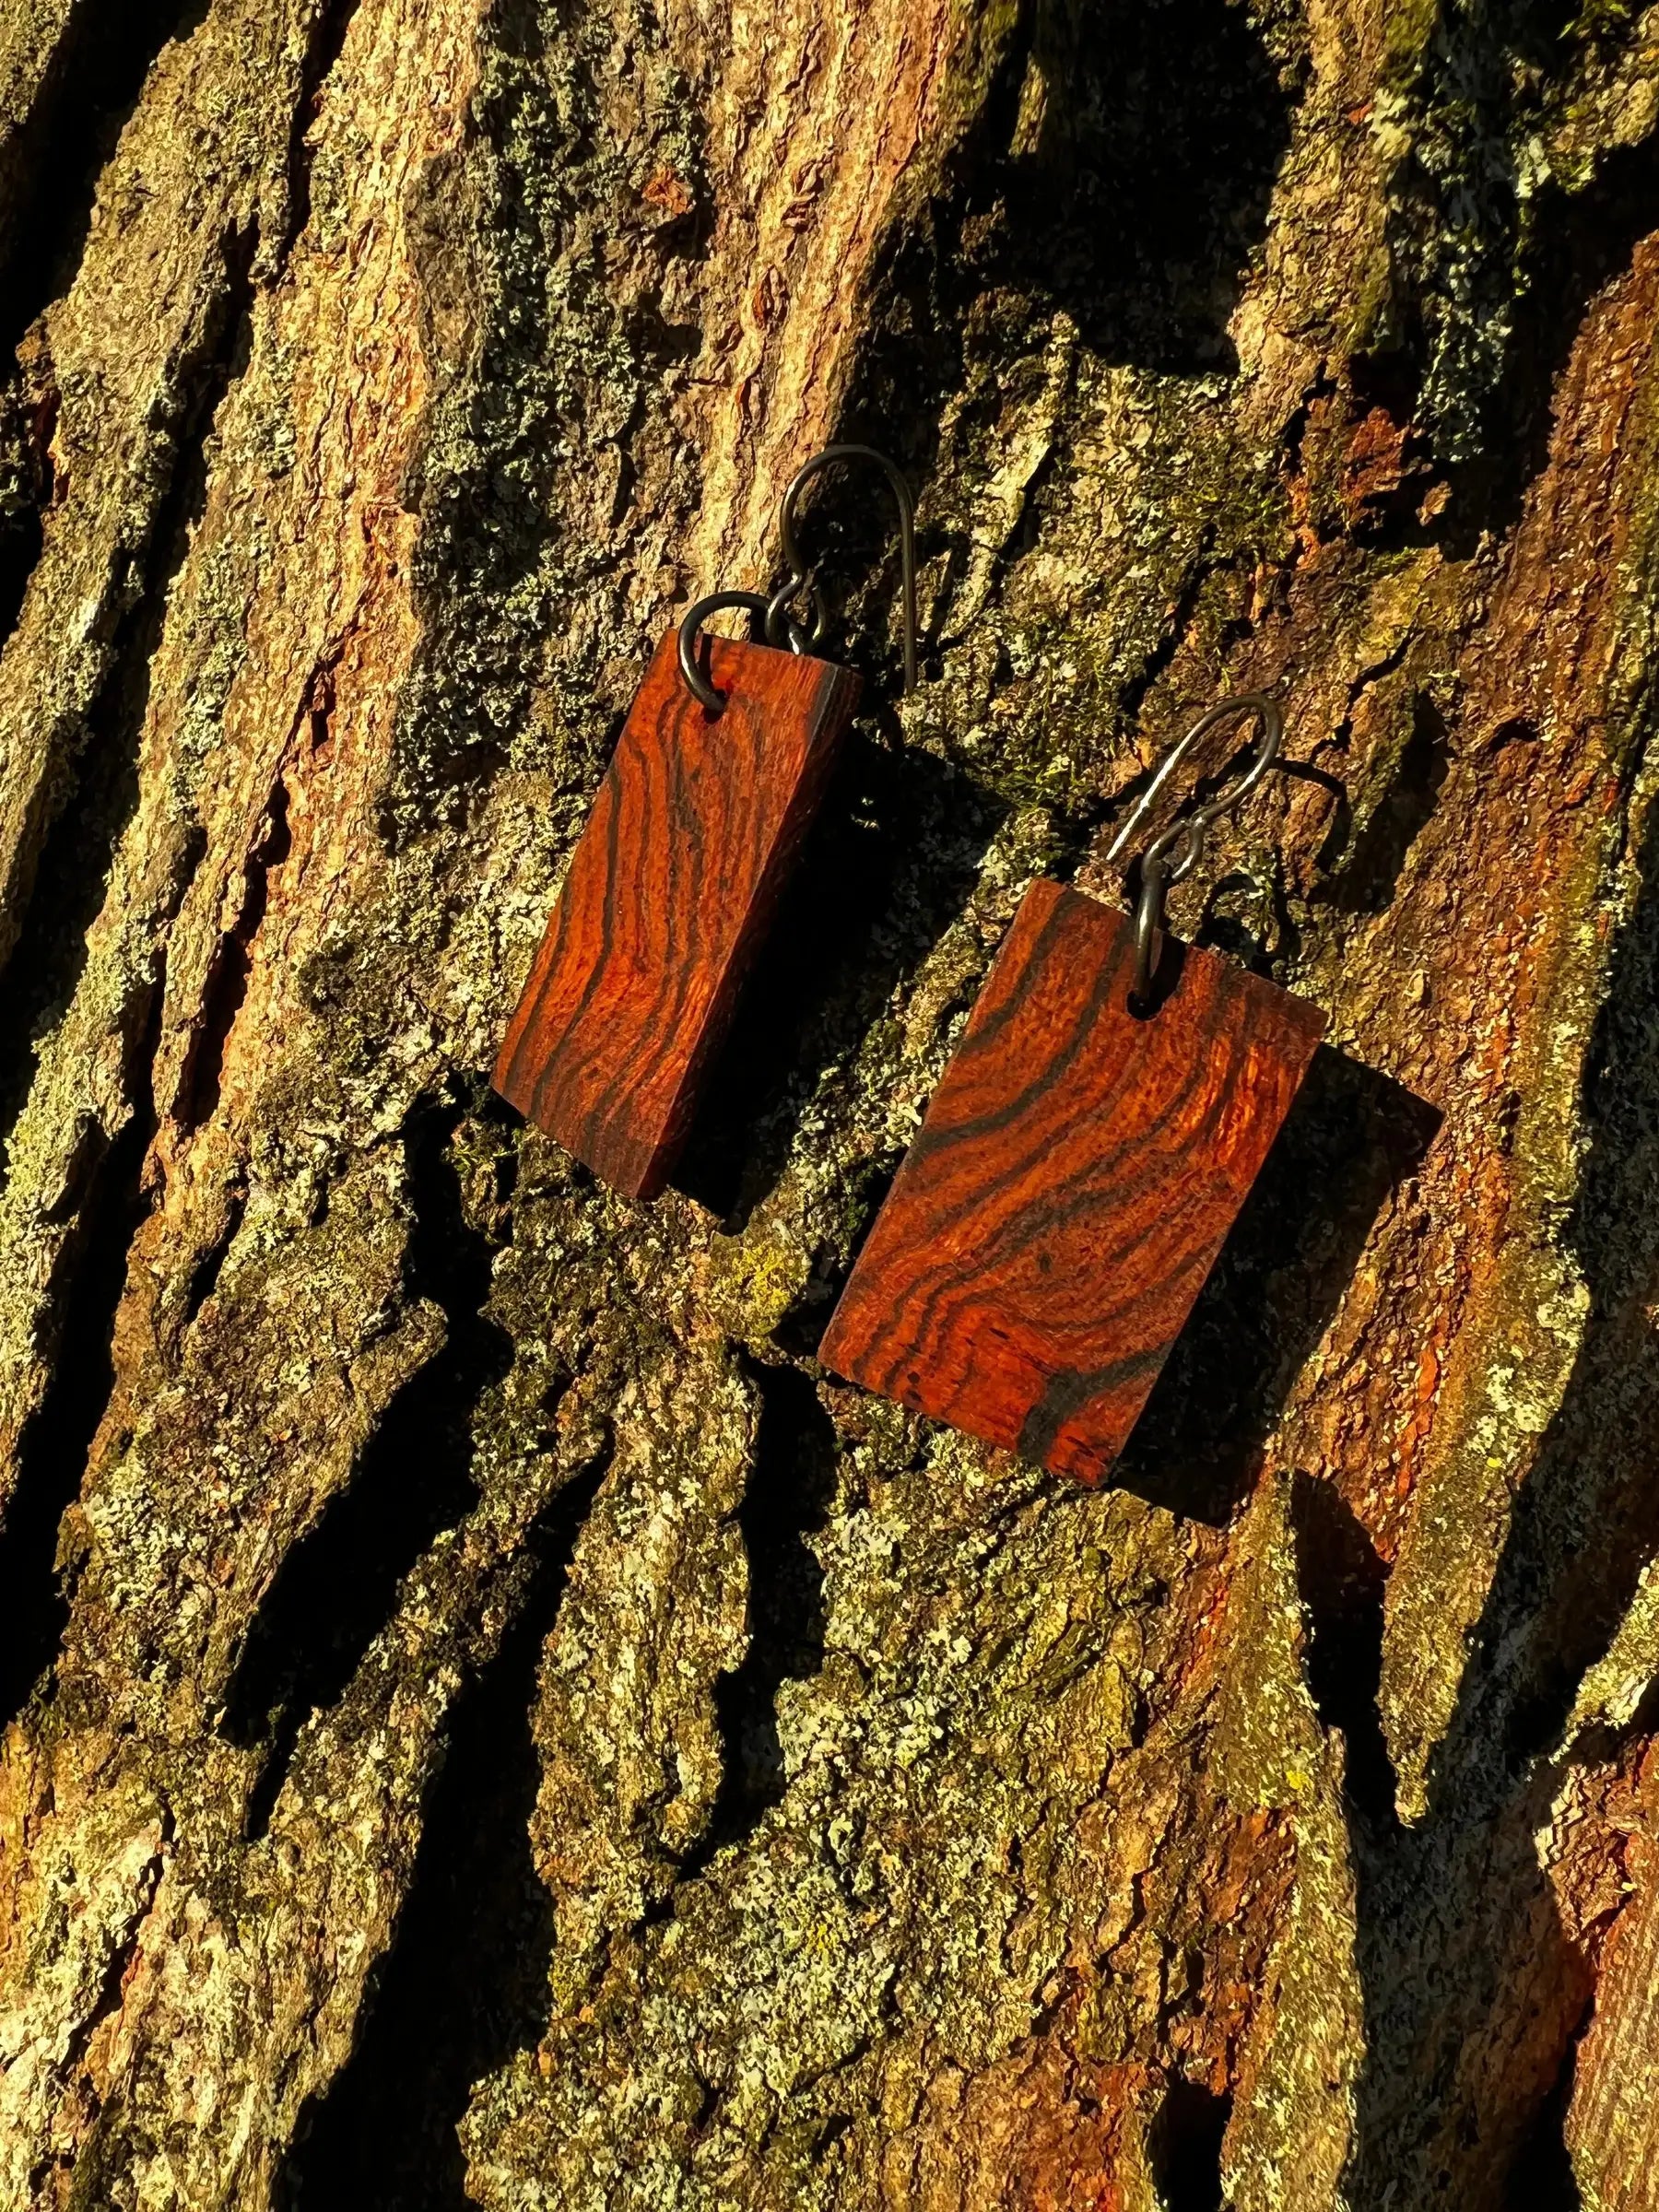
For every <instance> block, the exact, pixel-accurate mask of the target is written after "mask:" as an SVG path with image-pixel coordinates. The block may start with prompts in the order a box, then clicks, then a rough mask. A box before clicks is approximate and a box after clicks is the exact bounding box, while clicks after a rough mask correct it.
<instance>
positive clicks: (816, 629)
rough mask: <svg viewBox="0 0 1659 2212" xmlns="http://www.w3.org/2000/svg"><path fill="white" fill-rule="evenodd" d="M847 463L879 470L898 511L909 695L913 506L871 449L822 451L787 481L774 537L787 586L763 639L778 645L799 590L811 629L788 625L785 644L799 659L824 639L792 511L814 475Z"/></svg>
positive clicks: (894, 472)
mask: <svg viewBox="0 0 1659 2212" xmlns="http://www.w3.org/2000/svg"><path fill="white" fill-rule="evenodd" d="M849 461H868V462H870V463H872V464H873V465H875V466H876V467H877V468H878V469H880V471H881V473H882V475H883V476H884V477H886V478H887V480H888V488H889V489H890V490H891V492H892V494H893V499H894V501H895V503H896V504H897V506H898V509H899V564H900V574H901V576H902V579H903V590H904V688H905V690H906V691H907V692H908V691H913V690H914V689H915V688H916V631H917V622H916V509H915V502H914V501H913V500H912V498H911V488H910V486H909V485H908V484H907V483H906V482H905V480H904V478H903V477H902V476H901V475H900V472H899V470H898V469H897V468H896V467H895V466H894V465H893V464H892V462H890V461H889V460H888V457H887V455H886V454H885V453H877V450H876V448H875V447H874V446H873V445H827V446H826V447H825V448H824V450H823V452H822V453H814V455H813V456H812V458H811V460H810V461H806V462H804V463H803V464H802V465H801V466H800V467H799V468H797V469H796V471H795V473H794V476H793V477H791V479H790V484H789V489H788V490H787V491H786V492H785V493H784V494H783V504H782V509H781V510H780V512H779V517H778V536H779V539H780V541H781V542H782V547H783V558H784V559H785V560H786V561H787V562H788V564H789V581H788V582H787V583H785V584H784V585H783V587H782V590H781V591H779V592H777V593H776V594H774V595H773V597H772V602H771V607H770V608H769V610H768V613H767V618H766V635H767V638H768V641H770V642H771V644H773V645H780V644H782V642H783V636H782V635H780V632H781V631H782V630H783V626H784V620H785V609H786V608H787V606H788V605H789V602H790V600H792V599H793V598H794V595H795V594H796V593H797V592H799V591H802V590H806V591H809V592H810V593H811V595H812V628H811V629H810V630H809V631H800V630H799V629H797V626H796V625H795V624H794V623H793V622H791V623H790V624H789V625H788V630H787V633H786V634H787V636H788V641H789V643H790V644H791V645H793V646H794V650H795V651H796V652H797V653H800V652H802V651H804V649H805V647H806V645H807V644H813V645H816V644H817V643H818V640H819V639H820V638H821V637H822V636H823V634H824V625H825V622H826V620H827V618H828V610H827V608H826V607H825V605H824V594H823V591H822V588H821V586H820V585H819V583H818V577H817V574H816V572H815V571H814V570H813V568H812V566H811V564H810V563H809V562H808V561H806V559H803V557H802V553H801V544H800V539H799V537H798V536H797V535H796V533H795V510H796V508H797V507H798V506H799V505H800V501H801V494H802V493H803V492H804V491H805V490H806V487H807V485H808V484H809V483H810V482H811V480H812V478H813V477H816V476H817V475H818V471H819V469H821V468H829V467H830V466H832V465H834V464H835V463H836V462H849ZM797 636H799V637H800V638H801V643H799V644H796V642H795V640H796V637H797Z"/></svg>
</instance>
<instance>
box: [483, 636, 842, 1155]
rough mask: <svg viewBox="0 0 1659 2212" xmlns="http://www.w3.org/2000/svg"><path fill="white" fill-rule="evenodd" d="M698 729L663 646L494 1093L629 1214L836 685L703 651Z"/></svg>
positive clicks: (765, 913) (662, 1149)
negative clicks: (703, 699) (710, 699)
mask: <svg viewBox="0 0 1659 2212" xmlns="http://www.w3.org/2000/svg"><path fill="white" fill-rule="evenodd" d="M710 647H711V651H712V661H711V674H712V680H713V682H714V684H715V686H716V687H717V688H719V689H720V690H722V691H724V693H725V694H726V705H725V709H724V712H723V713H720V714H718V715H715V714H711V713H709V712H706V711H705V710H704V709H703V708H702V707H700V705H699V704H698V702H697V700H695V699H693V698H692V696H691V694H690V693H689V692H688V690H687V688H686V687H685V685H684V683H683V682H682V681H681V679H680V675H679V671H678V667H677V663H676V640H675V636H674V634H673V633H672V632H671V633H670V634H669V635H668V636H667V637H665V639H664V640H663V641H662V643H661V644H660V645H659V646H658V648H657V650H656V653H655V655H654V657H653V661H652V664H651V667H650V669H649V670H648V671H647V674H646V677H645V680H644V682H643V683H642V684H641V687H640V691H639V696H638V697H637V698H636V699H635V700H634V703H633V706H632V709H631V710H630V712H629V717H628V721H627V723H626V724H625V725H624V727H623V731H622V735H621V737H620V738H619V739H618V745H617V750H616V754H615V756H614V758H613V759H612V761H611V764H610V769H609V771H608V773H607V774H606V779H605V782H604V783H603V784H602V785H601V787H600V791H599V795H598V797H597V798H596V799H595V800H594V810H593V813H592V814H591V815H590V816H589V817H588V820H587V826H586V828H585V829H584V830H582V838H581V841H580V842H579V843H578V845H577V847H576V851H575V853H573V855H572V856H571V865H570V869H569V872H568V873H567V875H566V877H565V880H564V884H563V887H562V888H561V889H560V891H559V899H558V902H557V904H556V905H555V907H554V909H553V914H552V918H551V920H550V921H549V922H548V924H547V935H546V936H545V937H544V938H543V940H542V945H541V949H540V951H539V952H538V953H537V955H536V958H535V966H534V968H533V969H532V970H531V973H530V980H529V982H528V983H527V984H526V985H525V987H524V996H523V998H522V999H521V1000H520V1002H519V1006H518V1010H517V1012H516V1013H515V1014H514V1015H513V1017H512V1022H511V1024H510V1025H509V1027H508V1030H507V1036H506V1041H505V1042H504V1043H503V1044H502V1046H501V1051H500V1058H499V1059H498V1060H497V1062H496V1069H495V1087H496V1088H497V1090H499V1091H500V1094H501V1096H502V1097H503V1098H505V1099H508V1100H511V1101H512V1104H513V1105H515V1106H517V1107H518V1108H519V1109H520V1111H521V1112H524V1114H526V1115H527V1116H528V1117H529V1119H530V1120H531V1121H533V1122H534V1123H535V1124H536V1126H537V1127H538V1128H541V1129H545V1130H546V1131H547V1133H548V1135H551V1136H556V1137H557V1138H558V1139H559V1142H560V1143H561V1144H563V1145H564V1146H566V1147H568V1148H569V1149H570V1150H571V1152H573V1153H574V1154H575V1155H576V1157H577V1159H581V1160H582V1161H584V1162H585V1163H586V1164H587V1165H588V1166H589V1167H591V1168H592V1169H593V1170H594V1172H595V1173H596V1174H599V1175H602V1176H603V1177H604V1178H605V1180H606V1182H609V1183H612V1184H614V1185H615V1187H616V1188H617V1189H618V1190H619V1191H622V1192H625V1193H626V1194H628V1195H629V1196H630V1197H641V1198H648V1197H651V1196H653V1195H654V1194H655V1193H656V1192H658V1191H660V1190H661V1189H662V1187H663V1185H664V1184H665V1182H666V1181H667V1179H668V1176H669V1174H670V1173H671V1172H672V1171H673V1167H674V1163H675V1159H676V1158H677V1155H678V1153H679V1150H680V1147H682V1145H683V1144H684V1142H685V1138H686V1134H687V1130H688V1126H689V1124H690V1120H691V1114H692V1112H693V1109H694V1107H695V1104H696V1099H697V1091H698V1088H699V1085H700V1080H701V1078H702V1076H703V1073H704V1071H705V1069H706V1068H707V1066H708V1065H709V1063H710V1061H711V1059H712V1056H713V1054H714V1053H715V1052H716V1051H717V1049H718V1048H719V1045H720V1043H721V1041H722V1040H723V1039H724V1036H725V1033H726V1031H727V1030H728V1029H729V1028H730V1026H731V1020H732V1017H733V1014H734V1013H735V1008H736V1003H737V994H738V992H739V990H740V989H741V987H742V983H743V978H744V975H745V972H746V971H747V968H748V966H749V964H750V962H751V960H752V959H753V957H754V953H755V950H756V947H758V945H759V941H760V939H761V937H762V936H763V935H764V934H765V931H766V927H767V924H769V923H770V921H771V916H772V913H773V912H774V910H775V908H776V906H777V902H778V898H779V895H780V893H781V891H782V887H783V883H784V881H785V879H786V877H787V876H788V873H789V868H790V865H791V864H792V862H793V861H794V855H795V853H796V851H797V849H798V847H799V845H800V842H801V840H802V838H803V837H804V836H805V834H806V828H807V825H808V824H809V822H810V821H811V819H812V816H813V814H814V812H815V810H816V809H817V806H818V800H819V798H820V797H821V795H822V794H823V789H824V784H825V782H826V781H827V779H828V776H829V773H830V766H831V763H832V761H833V759H834V755H835V751H836V748H837V746H838V744H839V741H840V739H841V734H842V732H843V731H844V730H845V728H846V726H847V723H848V721H849V719H850V718H851V716H852V712H853V705H854V704H855V702H856V700H857V698H858V689H859V679H858V677H856V676H855V675H854V674H853V671H852V670H851V669H848V668H841V667H837V666H836V665H833V664H832V663H830V662H829V661H820V660H816V659H814V658H813V657H811V656H810V655H807V654H795V653H778V652H774V651H773V650H772V649H771V647H770V646H765V645H744V644H738V643H735V642H733V641H729V640H727V639H724V638H714V639H712V640H711V641H710Z"/></svg>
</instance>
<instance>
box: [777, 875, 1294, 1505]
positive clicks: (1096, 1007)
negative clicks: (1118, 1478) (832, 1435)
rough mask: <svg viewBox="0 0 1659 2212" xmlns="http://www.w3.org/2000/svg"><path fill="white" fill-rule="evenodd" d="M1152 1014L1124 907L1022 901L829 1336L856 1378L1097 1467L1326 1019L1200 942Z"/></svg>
mask: <svg viewBox="0 0 1659 2212" xmlns="http://www.w3.org/2000/svg"><path fill="white" fill-rule="evenodd" d="M1168 951H1169V954H1170V955H1171V956H1172V957H1178V958H1179V961H1180V969H1179V974H1178V977H1177V980H1176V981H1175V982H1174V985H1173V988H1172V989H1171V991H1170V993H1169V994H1168V996H1167V997H1166V998H1165V999H1164V1001H1163V1003H1162V1004H1161V1005H1160V1006H1159V1009H1158V1011H1157V1012H1156V1013H1155V1014H1153V1015H1152V1016H1150V1017H1149V1018H1147V1019H1145V1020H1141V1019H1137V1018H1135V1016H1134V1015H1133V1014H1131V1013H1130V1011H1129V1008H1128V996H1129V990H1130V986H1131V983H1132V982H1133V979H1134V972H1135V949H1134V933H1133V927H1132V924H1131V923H1130V920H1129V917H1128V916H1127V915H1125V914H1121V913H1117V912H1113V911H1112V909H1111V908H1109V907H1106V906H1103V905H1101V904H1100V901H1099V900H1095V899H1090V898H1087V897H1085V896H1084V895H1083V894H1082V893H1080V892H1077V891H1073V890H1068V889H1066V888H1064V887H1063V886H1061V885H1059V884H1056V883H1048V882H1038V883H1036V884H1033V885H1032V887H1031V888H1030V891H1028V892H1027V894H1026V896H1025V899H1024V900H1023V901H1022V903H1021V905H1020V909H1019V912H1018V915H1017V916H1016V917H1015V921H1014V926H1013V928H1012V929H1011V930H1010V931H1009V933H1008V936H1007V940H1006V943H1005V944H1004V946H1003V948H1002V951H1001V952H1000V953H999V955H998V956H997V959H996V962H995V965H994V968H993V969H992V971H991V974H990V977H989V978H988V980H987V982H986V983H985V987H984V990H983V992H982V994H981V996H980V1000H979V1003H978V1005H977V1006H975V1008H974V1011H973V1014H972V1016H971V1019H970V1021H969V1024H968V1027H967V1030H965V1031H964V1033H963V1036H962V1041H961V1042H960V1044H959V1046H958V1048H957V1051H956V1053H955V1055H954V1057H953V1058H952V1060H951V1063H950V1065H949V1066H948V1068H947V1070H946V1073H945V1077H944V1079H943V1080H942V1082H941V1083H940V1085H939V1088H938V1090H937V1091H936V1092H935V1096H934V1100H933V1103H932V1105H931V1106H930V1107H929V1109H928V1112H927V1116H926V1119H925V1121H924V1124H923V1127H922V1130H921V1133H920V1135H918V1136H917V1138H916V1141H915V1143H914V1144H913V1145H912V1147H911V1149H910V1151H909V1153H908V1154H907V1155H906V1158H905V1159H904V1162H903V1165H902V1166H901V1167H900V1171H899V1174H898V1177H897V1179H896V1180H895V1182H894V1183H893V1187H892V1190H891V1191H890V1192H889V1194H888V1198H887V1202H886V1204H885V1205H884V1206H883V1207H882V1209H881V1212H880V1213H879V1215H878V1216H877V1220H876V1225H875V1227H874V1228H873V1230H871V1232H870V1235H869V1239H868V1241H866V1243H865V1248H864V1251H863V1252H862V1253H861V1254H860V1256H859V1260H858V1264H857V1265H856V1266H855V1267H854V1269H853V1275H852V1278H851V1280H850V1281H849V1282H848V1284H847V1288H846V1290H845V1291H844V1293H843V1294H842V1297H841V1303H840V1305H839V1306H838V1307H837V1308H836V1311H835V1314H834V1316H833V1318H832V1319H831V1321H830V1328H829V1331H828V1334H827V1335H826V1336H825V1338H824V1342H823V1346H822V1349H821V1357H822V1359H824V1361H825V1363H826V1365H828V1366H829V1367H830V1368H831V1369H832V1370H833V1371H835V1372H836V1373H837V1374H841V1375H844V1376H846V1377H847V1378H848V1379H849V1380H850V1381H852V1382H862V1383H863V1384H865V1387H866V1388H868V1389H870V1390H875V1391H879V1392H881V1393H882V1394H884V1395H886V1396H888V1397H892V1398H896V1399H898V1400H899V1401H900V1403H901V1404H903V1405H906V1406H912V1407H914V1408H916V1409H917V1410H918V1411H920V1412H923V1413H926V1414H931V1415H933V1416H934V1417H935V1418H937V1419H939V1420H944V1421H948V1422H950V1423H951V1424H952V1425H953V1426H954V1427H956V1428H958V1429H964V1430H969V1431H970V1432H971V1434H973V1435H975V1436H981V1437H984V1438H987V1439H988V1440H989V1441H991V1442H992V1443H995V1444H1002V1445H1005V1446H1006V1447H1008V1448H1009V1449H1010V1450H1014V1451H1018V1452H1019V1453H1021V1454H1022V1455H1023V1456H1024V1457H1026V1458H1028V1459H1031V1460H1036V1461H1038V1462H1040V1463H1041V1464H1042V1465H1046V1466H1049V1467H1052V1468H1054V1469H1056V1470H1060V1471H1063V1472H1065V1473H1066V1474H1070V1475H1075V1476H1077V1477H1079V1479H1081V1480H1082V1481H1085V1482H1097V1481H1099V1480H1100V1477H1102V1476H1103V1475H1104V1474H1105V1473H1106V1471H1107V1470H1108V1468H1109V1467H1110V1466H1111V1465H1112V1461H1113V1459H1115V1457H1116V1456H1117V1453H1118V1452H1119V1451H1120V1450H1121V1449H1122V1446H1123V1443H1124V1439H1125V1438H1126V1437H1127V1436H1128V1434H1129V1431H1130V1430H1131V1429H1132V1428H1133V1427H1134V1425H1135V1419H1136V1417H1137V1416H1138V1415H1139V1413H1140V1410H1141V1407H1142V1406H1144V1405H1145V1403H1146V1400H1147V1395H1148V1394H1149V1393H1150V1391H1151V1388H1152V1385H1153V1382H1155V1381H1156V1379H1157V1376H1158V1371H1159V1368H1161V1367H1162V1365H1163V1363H1164V1359H1165V1358H1166V1356H1167V1355H1168V1353H1169V1351H1170V1348H1171V1345H1172V1344H1173V1343H1174V1341H1175V1338H1176V1336H1177V1335H1178V1334H1179V1332H1180V1330H1181V1327H1182V1323H1183V1322H1184V1321H1185V1320H1186V1317H1187V1314H1188V1313H1189V1312H1190V1311H1191V1310H1192V1306H1193V1302H1194V1300H1195V1299H1196V1297H1197V1295H1198V1292H1199V1290H1200V1289H1201V1288H1202V1287H1203V1284H1204V1279H1205V1277H1206V1275H1208V1273H1209V1271H1210V1268H1211V1266H1212V1265H1214V1263H1215V1259H1216V1255H1217V1253H1218V1252H1219V1251H1220V1249H1221V1245H1222V1242H1223V1241H1224V1239H1225V1237H1226V1235H1227V1232H1228V1230H1229V1229H1230V1227H1231V1225H1232V1222H1233V1219H1234V1218H1235V1216H1236V1215H1237V1213H1238V1211H1239V1208H1240V1206H1241V1205H1242V1204H1243V1201H1244V1197H1245V1194H1246V1193H1247V1192H1248V1191H1249V1189H1250V1186H1251V1184H1252V1182H1253V1181H1254V1180H1255V1177H1256V1175H1257V1173H1258V1171H1260V1169H1261V1166H1262V1163H1263V1161H1264V1160H1265V1159H1266V1156H1267V1151H1268V1147H1270V1146H1271V1144H1272V1142H1273V1139H1274V1137H1275V1135H1277V1131H1278V1128H1279V1124H1281V1123H1282V1122H1283V1120H1284V1118H1285V1115H1286V1113H1287V1112H1288V1110H1289V1106H1290V1102H1291V1100H1292V1099H1293V1098H1294V1097H1295V1095H1296V1090H1297V1087H1298V1085H1299V1084H1300V1081H1301V1079H1302V1077H1303V1075H1304V1073H1305V1072H1306V1069H1307V1065H1308V1063H1309V1061H1310V1059H1311V1058H1312V1053H1313V1049H1314V1047H1315V1045H1316V1044H1317V1043H1318V1041H1319V1039H1320V1036H1321V1034H1322V1032H1323V1030H1324V1026H1325V1023H1324V1015H1323V1014H1322V1013H1321V1012H1320V1011H1319V1009H1318V1008H1317V1007H1315V1006H1310V1005H1308V1004H1307V1002H1306V1001H1305V1000H1302V999H1298V998H1293V997H1292V996H1291V995H1290V994H1289V993H1288V992H1286V991H1281V990H1279V989H1278V988H1277V985H1275V984H1273V983H1269V982H1264V981H1263V980H1262V979H1261V978H1260V977H1258V976H1253V975H1250V974H1247V973H1246V972H1245V971H1244V970H1243V969H1241V968H1239V967H1236V966H1235V965H1233V963H1232V962H1231V961H1229V960H1225V959H1218V957H1217V956H1216V955H1215V954H1213V953H1209V952H1204V951H1200V950H1197V949H1195V948H1194V947H1173V946H1171V947H1169V948H1168Z"/></svg>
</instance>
